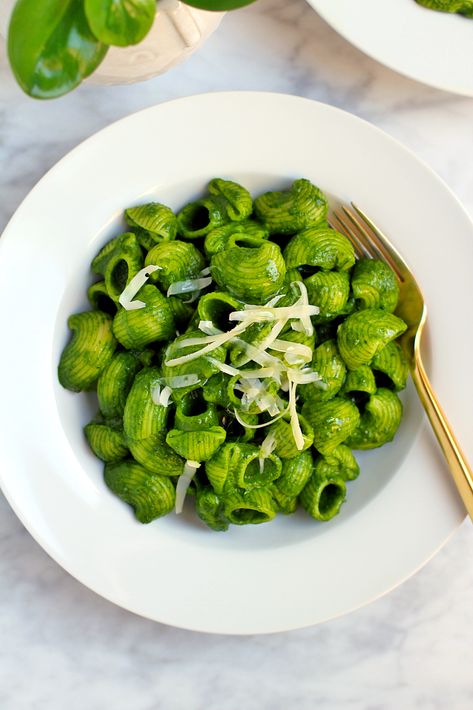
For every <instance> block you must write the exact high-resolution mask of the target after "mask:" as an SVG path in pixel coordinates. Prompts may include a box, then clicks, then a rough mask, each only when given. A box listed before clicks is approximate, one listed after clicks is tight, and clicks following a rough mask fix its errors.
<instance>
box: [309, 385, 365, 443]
mask: <svg viewBox="0 0 473 710" xmlns="http://www.w3.org/2000/svg"><path fill="white" fill-rule="evenodd" d="M302 414H303V415H304V416H305V417H306V419H307V420H308V421H309V423H310V424H311V425H312V428H313V430H314V447H315V448H316V449H317V451H320V453H321V454H329V453H331V452H332V451H333V450H334V448H335V447H336V446H338V444H341V443H342V442H343V441H345V439H348V437H349V436H350V434H353V432H354V431H355V429H356V428H357V426H358V423H359V421H360V412H359V411H358V408H357V407H356V406H355V405H354V404H353V402H351V401H350V400H349V399H346V398H345V397H339V396H338V395H337V396H336V397H334V398H333V399H331V400H329V401H328V402H321V403H320V404H319V405H318V406H317V407H312V406H311V405H310V404H309V403H308V402H306V403H305V404H304V406H303V407H302Z"/></svg>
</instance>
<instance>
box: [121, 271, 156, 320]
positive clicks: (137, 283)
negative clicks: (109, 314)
mask: <svg viewBox="0 0 473 710" xmlns="http://www.w3.org/2000/svg"><path fill="white" fill-rule="evenodd" d="M160 268H161V267H160V266H158V265H157V264H150V265H149V266H145V267H144V268H143V269H141V270H140V271H138V273H137V274H136V275H135V276H133V278H132V279H131V281H130V283H129V284H128V285H127V286H126V287H125V288H124V290H123V291H122V293H121V294H120V296H119V298H118V302H119V303H120V305H121V306H123V308H124V309H125V310H126V311H136V310H138V309H139V308H145V306H146V303H144V301H140V300H137V301H134V300H133V299H134V297H135V296H136V294H137V293H138V291H139V290H140V288H141V287H142V286H144V285H145V283H146V282H147V280H148V279H149V276H150V274H152V273H153V271H157V270H158V269H160Z"/></svg>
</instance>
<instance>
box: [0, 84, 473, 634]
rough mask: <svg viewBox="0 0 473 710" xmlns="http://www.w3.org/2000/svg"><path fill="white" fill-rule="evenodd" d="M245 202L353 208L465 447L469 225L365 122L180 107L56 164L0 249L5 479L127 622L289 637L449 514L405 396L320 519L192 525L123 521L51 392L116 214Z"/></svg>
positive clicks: (10, 493) (472, 265)
mask: <svg viewBox="0 0 473 710" xmlns="http://www.w3.org/2000/svg"><path fill="white" fill-rule="evenodd" d="M215 175H220V176H224V177H225V176H229V177H234V178H236V179H239V180H241V181H242V182H244V184H246V185H248V186H249V187H250V188H251V189H252V190H253V191H254V192H255V193H257V192H258V191H260V190H262V189H268V188H271V187H278V186H281V185H286V184H288V183H289V181H290V180H292V179H293V178H295V177H297V176H306V177H308V178H310V179H312V180H313V181H314V182H316V183H318V184H319V185H320V186H321V187H322V188H323V189H324V190H326V191H327V192H328V193H330V194H332V195H337V196H338V197H339V198H341V199H343V200H349V199H353V200H356V202H357V203H358V204H359V205H361V206H362V207H363V208H364V209H365V210H366V211H367V212H368V214H370V215H371V216H372V217H373V219H374V220H375V221H376V222H378V223H379V224H380V225H381V226H382V227H383V228H384V229H385V230H386V231H387V232H388V233H389V234H390V235H392V237H393V238H394V239H395V242H396V244H397V245H398V246H399V248H400V250H401V251H402V252H404V253H405V255H406V256H407V257H408V259H409V262H410V263H411V264H412V265H413V267H414V269H415V272H416V274H417V275H418V277H419V280H420V282H421V283H422V284H423V286H424V288H425V293H426V296H427V299H428V302H429V305H430V313H431V316H430V338H431V345H432V353H433V354H432V364H431V368H430V370H431V374H432V379H433V382H434V384H435V385H436V387H437V388H438V391H439V394H440V395H441V397H442V399H443V401H444V403H445V407H446V409H447V411H448V412H449V413H450V415H451V419H452V421H453V424H454V426H455V428H456V429H457V431H458V434H459V436H460V438H461V439H463V442H464V444H465V448H466V450H467V453H469V454H470V457H471V458H473V446H472V437H471V435H469V434H470V432H469V424H470V412H471V401H472V399H473V380H472V378H471V377H470V376H469V374H468V373H469V372H470V369H471V362H470V360H471V351H472V345H473V343H472V340H473V337H472V333H471V329H470V327H469V324H470V322H471V289H470V283H471V273H472V271H473V254H472V245H473V241H472V237H473V228H472V224H471V222H470V220H469V218H468V216H467V215H466V213H465V212H464V210H463V209H462V207H461V206H460V204H459V203H458V202H457V200H456V198H455V197H454V196H453V195H452V194H451V193H450V191H449V190H448V189H447V188H446V186H445V185H444V184H443V183H442V182H441V181H440V180H439V178H437V177H436V176H435V175H434V174H433V173H432V172H431V171H430V170H429V169H428V168H427V167H426V166H425V165H423V164H422V163H420V162H419V161H418V160H417V159H416V158H415V157H414V156H413V155H412V154H411V153H410V152H408V151H407V150H406V149H405V148H403V147H402V146H400V145H399V144H398V143H396V142H395V141H393V140H392V139H391V138H389V137H388V136H386V135H385V134H384V133H382V132H381V131H379V130H377V129H376V128H374V127H373V126H371V125H370V124H368V123H365V122H363V121H361V120H360V119H358V118H355V117H354V116H352V115H350V114H348V113H344V112H343V111H340V110H338V109H335V108H332V107H330V106H326V105H324V104H319V103H315V102H312V101H309V100H306V99H300V98H295V97H292V96H282V95H275V94H264V93H222V94H209V95H202V96H194V97H191V98H186V99H180V100H178V101H174V102H171V103H167V104H163V105H161V106H156V107H154V108H150V109H147V110H146V111H142V112H140V113H137V114H135V115H133V116H130V117H129V118H126V119H124V120H122V121H119V122H118V123H115V124H113V125H112V126H110V127H109V128H107V129H105V130H103V131H101V132H100V133H98V134H97V135H95V136H93V137H92V138H90V139H89V140H87V141H85V143H83V144H82V145H80V146H79V147H78V148H76V149H75V150H74V151H72V152H71V153H70V154H69V155H68V156H66V157H65V158H64V159H63V160H61V161H60V162H59V163H58V165H57V166H56V167H55V168H53V169H52V170H51V171H50V172H49V173H48V174H47V175H46V176H45V177H44V178H43V179H42V180H41V181H40V182H39V184H38V185H37V186H36V187H35V188H34V190H33V191H32V192H31V194H30V195H29V196H28V197H27V198H26V200H25V201H24V202H23V204H22V205H21V207H20V208H19V209H18V211H17V213H16V215H15V216H14V217H13V219H12V220H11V222H10V224H9V226H8V227H7V229H6V232H5V234H4V236H3V238H2V239H1V246H0V284H1V286H0V297H1V300H2V303H3V308H2V313H1V319H0V325H1V328H2V333H3V334H4V335H3V346H2V348H1V350H0V368H1V372H2V381H3V385H2V398H1V409H0V450H1V452H2V470H1V484H2V488H3V491H4V493H5V495H6V496H7V498H8V500H9V501H10V503H11V505H12V506H13V508H14V510H15V511H16V513H17V514H18V516H19V517H20V518H21V520H22V521H23V523H24V524H25V526H26V527H27V528H28V530H29V531H30V532H31V534H32V535H33V536H34V537H35V538H36V540H37V541H38V542H39V543H40V544H41V545H42V546H43V547H44V548H45V549H46V550H47V551H48V553H49V554H50V555H51V556H52V557H53V558H54V559H55V560H56V561H57V562H58V563H59V564H60V565H62V566H63V567H64V568H65V569H66V570H68V571H69V572H70V573H71V574H72V575H74V576H75V577H76V578H77V579H79V580H80V581H81V582H83V583H84V584H86V585H87V586H88V587H90V588H91V589H93V590H95V591H96V592H97V593H99V594H101V595H102V596H104V597H106V598H107V599H110V600H112V601H114V602H115V603H116V604H119V605H121V606H123V607H125V608H127V609H130V610H132V611H134V612H136V613H138V614H142V615H143V616H146V617H149V618H151V619H156V620H159V621H163V622H166V623H168V624H173V625H176V626H181V627H185V628H189V629H197V630H202V631H211V632H229V633H242V634H243V633H264V632H271V631H280V630H284V629H294V628H297V627H302V626H306V625H310V624H315V623H317V622H321V621H324V620H326V619H329V618H331V617H334V616H337V615H339V614H343V613H345V612H347V611H349V610H352V609H354V608H356V607H359V606H360V605H362V604H366V603H367V602H369V601H370V600H372V599H374V598H375V597H377V596H379V595H380V594H383V593H384V592H386V591H388V590H389V589H391V588H392V587H394V586H395V585H397V584H399V583H400V582H401V581H402V580H404V579H405V578H406V577H408V576H409V575H410V574H412V573H413V572H414V571H415V570H416V569H418V568H419V566H420V565H422V564H423V563H424V562H425V561H426V560H427V559H428V558H429V557H431V555H433V554H434V552H436V551H437V550H438V549H439V547H440V546H441V545H442V544H443V543H444V542H445V540H446V539H447V538H448V536H449V535H450V534H451V533H452V531H454V530H455V528H456V527H457V526H458V524H459V523H460V521H461V520H462V518H463V516H464V513H463V510H462V507H461V505H460V504H459V501H458V498H457V495H456V492H455V491H454V489H453V486H452V485H451V483H450V479H449V475H448V473H447V471H446V468H445V465H444V463H443V461H442V457H441V455H440V454H439V451H438V449H437V446H436V444H435V443H434V440H433V438H432V436H431V433H430V430H429V428H428V427H427V426H426V424H425V422H424V419H423V416H422V412H421V410H420V407H419V405H418V402H417V400H416V397H415V395H413V392H412V391H408V393H407V396H406V397H405V405H406V407H405V408H406V414H405V418H404V420H403V423H402V426H401V429H400V432H399V434H398V436H397V438H396V441H395V443H393V444H390V445H387V446H385V447H384V448H383V449H380V450H379V451H373V452H369V453H367V454H363V455H361V456H360V457H359V458H360V460H361V463H362V474H361V475H360V477H359V479H358V480H357V481H355V482H353V483H351V484H350V485H349V496H348V502H347V504H346V505H345V506H344V509H343V512H342V513H341V514H340V515H339V516H338V517H337V519H335V520H334V521H333V522H330V523H328V524H318V523H316V522H314V521H312V520H311V519H310V518H309V517H308V516H306V515H305V514H303V513H300V514H299V515H295V516H290V517H287V518H285V517H283V516H280V519H278V520H276V521H274V522H271V523H270V524H267V525H260V526H248V527H243V528H238V527H233V529H231V530H230V531H229V532H228V533H215V532H212V531H209V530H208V529H206V528H205V527H204V526H202V525H201V524H200V523H199V522H198V521H196V518H195V516H194V515H193V514H192V513H191V512H190V511H188V512H187V513H186V515H185V516H179V517H178V516H175V515H169V516H168V517H167V518H164V519H162V520H158V521H156V522H154V523H152V524H151V525H147V526H146V525H140V524H139V523H137V522H135V520H134V518H133V516H132V514H131V511H130V509H129V508H128V506H126V505H125V504H123V503H122V502H121V501H120V500H119V499H118V498H115V497H114V496H113V495H112V494H111V493H110V492H109V491H108V490H107V489H106V488H105V485H104V483H103V480H102V467H101V464H100V462H98V461H97V460H96V459H95V458H94V457H93V456H92V455H91V454H90V452H89V451H88V449H87V446H86V445H85V443H84V439H83V435H82V431H81V426H82V425H83V424H84V423H86V422H87V421H88V419H89V418H90V417H91V416H92V414H93V413H94V411H93V408H92V405H91V403H90V401H89V399H88V398H87V397H86V396H85V395H83V394H79V395H77V394H72V393H70V392H66V391H65V390H63V389H62V388H61V387H60V386H59V385H58V383H57V380H56V365H57V362H58V358H59V355H60V352H61V349H62V347H63V345H64V343H65V342H66V339H67V337H68V336H67V332H66V331H67V329H66V318H67V316H68V315H69V314H70V313H71V312H74V311H77V310H80V309H82V308H86V307H87V303H86V299H85V296H84V294H85V289H86V286H87V284H88V283H89V280H90V275H89V264H90V261H91V259H92V257H93V256H94V254H95V253H96V252H97V251H98V249H99V248H100V246H101V245H102V244H103V243H104V242H105V241H106V240H107V239H108V238H110V236H111V235H113V234H115V233H116V231H117V229H119V227H120V219H121V217H120V214H121V211H122V209H123V208H124V207H126V206H127V205H130V204H133V203H136V202H139V201H140V200H144V199H147V198H148V197H149V198H151V197H152V198H157V199H159V200H162V201H164V202H166V203H169V204H170V205H171V206H172V207H173V208H178V207H179V206H181V205H182V204H183V203H184V202H185V201H186V200H189V199H190V198H194V197H195V196H196V195H198V194H199V193H200V191H201V190H202V189H203V188H204V186H205V184H206V182H207V180H208V179H209V178H211V177H212V176H215Z"/></svg>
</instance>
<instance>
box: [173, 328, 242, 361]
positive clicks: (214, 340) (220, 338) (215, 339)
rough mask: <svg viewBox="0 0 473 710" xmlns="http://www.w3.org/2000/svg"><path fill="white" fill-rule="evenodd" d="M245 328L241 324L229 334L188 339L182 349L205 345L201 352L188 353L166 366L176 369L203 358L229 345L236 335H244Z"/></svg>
mask: <svg viewBox="0 0 473 710" xmlns="http://www.w3.org/2000/svg"><path fill="white" fill-rule="evenodd" d="M245 328H246V326H245V325H242V324H241V323H240V325H237V326H235V328H232V329H231V330H229V331H228V332H227V333H219V334H217V335H205V336H203V337H202V338H186V339H185V340H183V341H182V342H181V347H183V348H185V347H190V346H191V345H204V344H205V345H204V347H203V348H201V350H196V352H194V353H188V354H187V355H181V357H175V358H172V359H171V360H167V362H166V365H167V366H168V367H174V366H175V365H183V364H184V363H185V362H190V361H191V360H196V359H197V358H198V357H202V355H206V354H207V353H210V352H212V350H215V349H216V348H218V347H220V345H223V344H224V343H228V341H229V340H232V339H233V338H234V337H235V335H239V334H240V333H242V332H243V331H244V330H245Z"/></svg>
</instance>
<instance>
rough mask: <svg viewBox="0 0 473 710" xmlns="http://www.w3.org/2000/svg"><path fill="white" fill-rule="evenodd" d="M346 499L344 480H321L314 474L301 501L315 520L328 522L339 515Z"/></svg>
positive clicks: (301, 495)
mask: <svg viewBox="0 0 473 710" xmlns="http://www.w3.org/2000/svg"><path fill="white" fill-rule="evenodd" d="M345 497H346V485H345V481H344V480H343V478H341V477H340V476H334V477H330V478H319V477H318V476H317V475H315V473H314V474H313V475H312V476H311V478H310V479H309V481H308V483H307V484H306V486H305V488H304V490H303V491H302V493H301V494H300V496H299V501H300V502H301V504H302V506H303V508H304V509H305V510H306V511H307V512H308V513H309V515H311V516H312V517H313V518H315V520H322V521H327V520H331V519H332V518H334V517H335V515H337V513H338V512H339V511H340V508H341V506H342V504H343V502H344V501H345Z"/></svg>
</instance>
